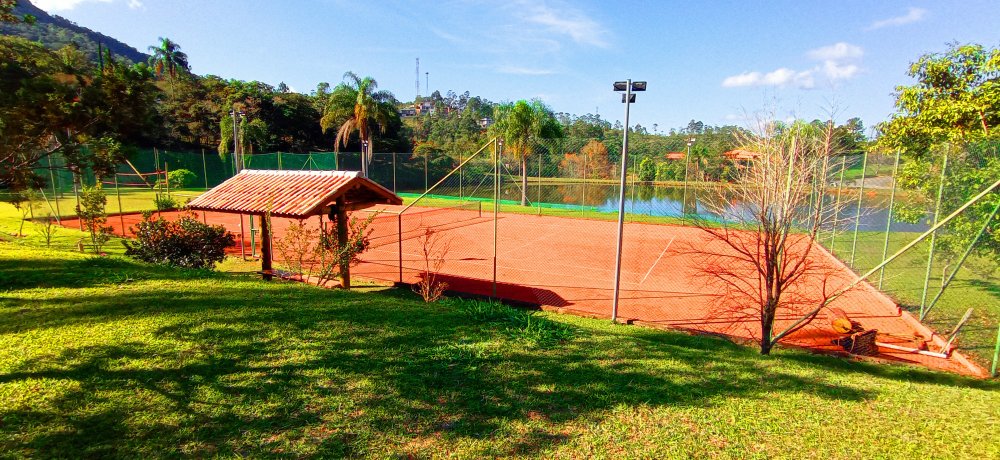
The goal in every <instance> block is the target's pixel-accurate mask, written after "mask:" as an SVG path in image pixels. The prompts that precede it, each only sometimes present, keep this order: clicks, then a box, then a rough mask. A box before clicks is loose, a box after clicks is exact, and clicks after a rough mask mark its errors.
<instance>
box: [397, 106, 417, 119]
mask: <svg viewBox="0 0 1000 460" xmlns="http://www.w3.org/2000/svg"><path fill="white" fill-rule="evenodd" d="M399 116H401V117H403V118H406V117H415V116H417V109H415V108H412V107H404V108H402V109H399Z"/></svg>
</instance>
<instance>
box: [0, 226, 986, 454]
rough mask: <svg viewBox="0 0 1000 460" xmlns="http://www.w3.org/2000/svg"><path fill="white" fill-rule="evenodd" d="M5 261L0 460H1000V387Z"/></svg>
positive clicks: (572, 327) (76, 265)
mask: <svg viewBox="0 0 1000 460" xmlns="http://www.w3.org/2000/svg"><path fill="white" fill-rule="evenodd" d="M0 217H2V218H0V228H2V230H3V231H4V232H8V233H9V228H10V227H11V226H12V225H14V224H16V222H14V220H13V219H11V218H10V215H9V213H8V214H4V215H3V216H0ZM65 233H66V235H64V236H65V238H67V239H72V238H74V237H78V236H79V235H78V234H76V235H73V233H77V232H74V231H72V230H68V229H67V230H65ZM5 234H7V233H5ZM7 239H12V238H10V237H7ZM12 240H13V241H7V242H3V243H0V452H3V454H4V455H3V456H4V457H8V456H9V457H15V458H17V457H133V458H135V457H138V458H157V457H171V456H197V457H208V456H213V457H214V456H220V457H245V456H247V457H309V456H315V457H343V456H352V457H376V458H398V457H418V458H419V457H445V456H454V457H458V458H480V457H494V456H507V455H512V456H534V457H562V458H581V457H604V458H618V457H633V458H639V457H646V458H648V457H657V458H690V457H708V456H717V457H729V458H748V457H757V458H771V457H779V458H782V457H784V458H794V457H809V458H814V457H820V458H851V459H855V458H870V457H875V458H900V457H910V458H932V457H954V458H995V457H997V456H1000V442H998V441H997V436H998V435H997V434H996V433H997V427H998V426H1000V413H998V412H997V411H996V407H998V405H1000V383H998V382H996V381H976V380H971V379H967V378H962V377H958V376H953V375H947V374H941V373H935V372H931V371H926V370H923V369H916V368H909V367H904V366H895V365H880V364H871V363H861V362H855V361H851V360H846V359H839V358H833V357H827V356H818V355H812V354H809V353H806V352H802V351H797V350H784V349H780V350H777V351H776V352H775V354H774V355H773V356H769V357H762V356H759V355H758V354H757V353H755V352H754V350H752V349H750V348H746V347H742V346H737V345H733V344H731V343H729V342H727V341H724V340H721V339H717V338H713V337H701V336H689V335H685V334H681V333H672V332H663V331H655V330H649V329H643V328H638V327H629V326H616V325H612V324H610V323H608V322H607V321H601V320H590V319H583V318H577V317H573V316H564V315H556V314H549V313H536V314H528V313H525V312H523V311H519V310H507V309H505V308H498V307H489V308H482V304H477V303H474V302H470V301H458V300H449V301H445V302H440V303H436V304H425V303H423V302H422V301H420V300H419V299H418V298H416V297H415V296H414V295H413V294H411V293H409V292H408V291H404V290H395V289H386V288H368V289H365V290H363V292H343V291H331V290H324V289H319V288H315V287H312V286H307V285H302V284H298V283H290V282H271V283H267V282H262V281H258V280H256V279H254V278H253V277H251V276H250V275H248V274H245V273H231V272H223V273H212V272H203V271H188V270H174V269H168V268H161V267H154V266H149V265H145V264H139V263H135V262H132V261H129V260H127V259H124V258H122V257H120V256H116V255H112V256H108V257H95V256H90V255H85V254H79V253H75V252H68V251H63V250H58V249H46V248H40V247H38V241H37V239H36V237H35V236H29V237H26V238H17V239H12ZM114 244H115V243H112V246H113V245H114ZM238 266H240V264H239V263H235V264H234V263H232V262H230V265H227V267H228V268H233V267H238ZM942 427H946V428H947V429H942Z"/></svg>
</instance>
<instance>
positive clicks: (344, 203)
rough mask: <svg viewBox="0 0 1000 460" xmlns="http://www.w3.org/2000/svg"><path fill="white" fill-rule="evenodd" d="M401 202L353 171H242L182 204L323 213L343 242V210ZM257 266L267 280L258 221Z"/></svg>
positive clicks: (297, 215) (264, 227) (267, 258)
mask: <svg viewBox="0 0 1000 460" xmlns="http://www.w3.org/2000/svg"><path fill="white" fill-rule="evenodd" d="M402 203H403V200H402V199H400V198H399V197H398V196H396V194H395V193H392V192H391V191H389V190H388V189H386V188H385V187H382V186H381V185H379V184H377V183H375V182H373V181H371V180H369V179H367V178H365V177H362V176H361V173H360V172H357V171H272V170H251V169H248V170H243V171H241V172H240V173H239V174H237V175H235V176H233V177H232V178H230V179H229V180H227V181H225V182H223V183H221V184H219V185H218V186H216V187H215V188H213V189H211V190H209V191H207V192H205V193H204V194H202V195H201V196H199V197H197V198H195V199H194V200H192V201H191V202H190V203H188V208H190V209H193V210H198V211H211V212H221V213H230V214H249V215H255V216H260V217H264V216H265V215H270V216H271V217H285V218H291V219H305V218H307V217H312V216H322V215H328V216H329V218H330V220H331V221H335V222H336V223H337V229H338V235H337V239H338V240H339V242H340V244H341V245H344V244H346V242H347V226H348V225H347V212H348V211H354V210H357V209H362V208H367V207H370V206H373V205H378V204H393V205H399V204H402ZM260 223H261V228H260V233H261V244H260V252H261V269H262V272H263V274H264V279H271V276H272V268H271V229H270V228H269V227H268V224H269V223H268V219H264V218H262V219H260ZM349 270H350V269H349V267H341V274H342V277H341V282H342V285H343V286H344V287H345V288H349V287H350V285H351V277H350V271H349Z"/></svg>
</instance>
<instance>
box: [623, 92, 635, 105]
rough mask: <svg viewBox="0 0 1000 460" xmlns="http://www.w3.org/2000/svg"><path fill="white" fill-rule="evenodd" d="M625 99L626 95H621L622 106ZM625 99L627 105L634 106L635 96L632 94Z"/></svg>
mask: <svg viewBox="0 0 1000 460" xmlns="http://www.w3.org/2000/svg"><path fill="white" fill-rule="evenodd" d="M625 97H626V95H624V94H622V104H624V103H625ZM627 97H628V102H629V104H635V94H634V93H633V94H629V95H628V96H627Z"/></svg>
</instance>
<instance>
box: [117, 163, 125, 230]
mask: <svg viewBox="0 0 1000 460" xmlns="http://www.w3.org/2000/svg"><path fill="white" fill-rule="evenodd" d="M115 196H117V197H118V220H119V222H121V224H122V236H125V217H123V215H124V213H125V211H124V210H122V192H121V190H119V189H118V171H115Z"/></svg>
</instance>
